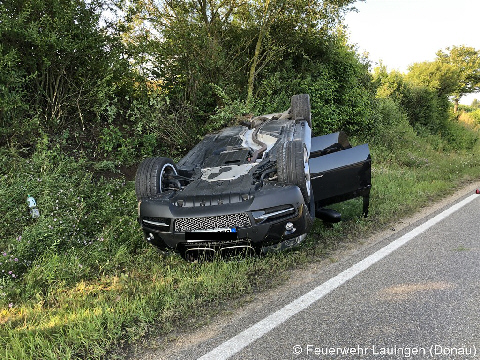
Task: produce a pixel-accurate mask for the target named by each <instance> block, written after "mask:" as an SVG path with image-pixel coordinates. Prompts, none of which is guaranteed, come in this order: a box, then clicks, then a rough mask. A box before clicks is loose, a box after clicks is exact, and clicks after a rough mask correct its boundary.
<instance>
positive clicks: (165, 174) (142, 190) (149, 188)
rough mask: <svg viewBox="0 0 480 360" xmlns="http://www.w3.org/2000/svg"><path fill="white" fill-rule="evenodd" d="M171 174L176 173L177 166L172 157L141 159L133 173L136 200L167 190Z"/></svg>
mask: <svg viewBox="0 0 480 360" xmlns="http://www.w3.org/2000/svg"><path fill="white" fill-rule="evenodd" d="M171 175H177V167H176V166H175V164H174V162H173V160H172V159H169V158H163V157H157V158H148V159H145V160H143V161H142V163H140V165H139V166H138V169H137V173H136V175H135V193H136V194H137V200H140V199H141V198H145V197H150V196H155V195H157V194H160V193H162V192H164V191H167V190H169V189H170V185H171V181H170V180H171V179H169V177H170V176H171Z"/></svg>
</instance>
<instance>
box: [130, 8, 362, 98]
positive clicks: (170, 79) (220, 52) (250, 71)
mask: <svg viewBox="0 0 480 360" xmlns="http://www.w3.org/2000/svg"><path fill="white" fill-rule="evenodd" d="M355 1H356V0H323V1H321V0H316V1H312V0H267V1H260V0H163V1H159V2H154V1H151V0H131V1H130V2H129V3H128V4H127V7H126V8H127V10H126V11H125V12H126V13H127V14H129V15H128V16H127V17H125V19H124V22H125V24H126V26H125V28H128V29H129V34H128V35H127V37H128V38H129V39H135V40H134V41H133V42H132V44H141V43H142V42H143V43H144V44H145V42H146V41H145V40H146V39H145V38H143V39H142V38H141V34H144V33H145V32H144V31H140V32H138V31H137V30H136V29H139V28H141V27H142V26H145V24H147V25H146V26H147V27H148V28H150V29H151V30H153V31H151V33H150V35H152V37H151V38H150V39H148V41H147V42H149V44H150V47H149V48H150V51H151V53H150V56H149V57H146V59H147V61H146V62H147V63H149V64H150V65H152V64H153V66H150V70H151V75H153V76H154V77H156V78H157V80H158V81H161V82H162V83H163V84H164V85H165V87H167V88H169V89H170V91H171V90H173V89H177V90H178V88H179V85H180V86H181V87H182V88H183V90H184V94H183V96H184V98H185V99H186V100H187V101H189V102H191V103H192V104H194V105H197V104H199V102H200V101H201V102H203V103H204V104H203V105H205V104H206V103H208V104H209V106H212V100H214V99H213V97H212V95H210V94H209V93H211V92H212V86H211V85H210V84H215V85H217V86H218V87H219V88H222V89H231V93H234V94H235V96H236V97H238V94H245V95H246V98H247V102H248V103H249V102H250V101H251V99H252V97H253V94H254V89H255V85H256V79H257V78H258V75H259V73H260V72H261V71H262V70H263V69H264V68H265V66H266V65H267V64H268V63H269V62H271V61H274V60H281V59H282V55H283V54H284V52H285V50H286V47H295V46H296V44H286V43H285V41H284V39H282V38H281V37H280V36H279V35H278V34H277V33H276V31H277V30H278V29H283V31H281V33H282V34H285V32H287V31H286V30H285V29H286V28H288V29H289V30H288V31H289V32H290V33H292V32H302V31H303V32H304V31H312V32H313V31H323V30H325V29H331V28H332V27H333V24H336V23H338V21H339V20H340V18H341V16H342V14H343V13H344V12H345V11H347V9H348V5H349V4H351V3H353V2H355ZM139 20H140V21H139ZM272 29H275V30H274V31H272ZM325 31H326V30H325ZM138 33H140V35H139V36H138V35H137V34H138ZM154 34H156V36H155V35H154ZM135 46H136V45H135ZM140 47H141V48H142V49H145V48H146V47H145V46H140ZM137 58H138V57H137ZM216 100H217V102H216V104H213V105H214V106H218V105H221V98H220V97H217V99H216Z"/></svg>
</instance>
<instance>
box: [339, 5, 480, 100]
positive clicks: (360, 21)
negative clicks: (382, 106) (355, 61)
mask: <svg viewBox="0 0 480 360" xmlns="http://www.w3.org/2000/svg"><path fill="white" fill-rule="evenodd" d="M355 7H356V8H357V9H358V13H355V12H352V13H349V14H347V16H346V19H345V23H346V24H347V26H348V32H349V34H350V43H351V44H357V46H358V51H359V52H360V53H363V52H367V53H368V58H369V59H370V60H371V61H372V65H373V66H374V67H375V66H377V65H378V63H379V61H382V63H383V64H384V65H386V66H387V69H388V70H389V71H390V70H399V71H401V72H407V71H408V66H409V65H411V64H413V63H416V62H423V61H433V60H434V59H435V53H436V52H437V51H438V50H444V49H445V48H446V47H449V46H453V45H456V46H459V45H466V46H471V47H474V48H475V49H477V50H480V21H479V16H480V0H366V1H365V2H357V3H355ZM474 98H477V99H480V93H477V94H472V95H469V96H465V97H463V98H462V99H461V100H460V102H461V103H462V104H467V105H470V104H471V102H472V100H473V99H474Z"/></svg>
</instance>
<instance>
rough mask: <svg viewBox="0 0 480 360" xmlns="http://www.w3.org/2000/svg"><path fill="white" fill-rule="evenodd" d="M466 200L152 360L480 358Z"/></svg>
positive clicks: (477, 212)
mask: <svg viewBox="0 0 480 360" xmlns="http://www.w3.org/2000/svg"><path fill="white" fill-rule="evenodd" d="M469 195H470V196H468V197H464V198H463V199H460V200H459V201H457V202H456V206H457V207H460V206H461V207H460V208H459V209H452V208H451V205H453V204H449V205H448V206H446V207H445V208H443V209H439V210H438V211H436V212H435V213H433V214H431V215H429V216H428V217H427V218H426V219H422V220H421V221H418V222H416V223H414V224H412V225H410V226H407V227H406V228H404V229H403V230H402V231H399V232H395V233H394V234H392V235H391V236H389V237H386V238H384V239H382V240H380V241H378V242H375V243H373V244H369V245H368V246H363V247H361V248H360V249H357V250H356V251H354V252H353V253H351V254H349V255H348V256H345V257H344V258H342V259H341V260H340V261H338V262H336V263H332V264H330V265H328V266H322V267H321V268H320V269H319V271H312V272H310V273H309V275H308V276H307V275H305V274H303V275H302V278H301V279H297V283H296V286H291V287H289V288H288V290H286V291H284V290H282V291H280V290H279V291H278V292H276V293H272V294H270V298H267V299H263V302H262V303H261V304H256V305H252V306H250V308H249V309H247V310H245V311H244V312H243V313H242V314H240V315H238V316H235V317H232V318H230V319H228V321H226V322H224V323H220V324H216V325H215V326H212V328H211V329H205V330H204V333H203V335H201V336H200V338H197V339H195V340H191V341H186V342H185V343H183V345H182V346H179V348H178V350H176V351H174V352H170V354H168V355H167V356H160V355H157V356H154V357H149V359H202V360H206V359H226V358H229V359H238V360H240V359H241V360H245V359H255V360H257V359H296V360H306V359H436V360H440V359H480V197H479V196H475V195H473V196H471V193H470V194H469ZM462 201H463V202H462ZM459 204H460V205H459ZM454 210H455V211H454ZM445 211H447V212H445Z"/></svg>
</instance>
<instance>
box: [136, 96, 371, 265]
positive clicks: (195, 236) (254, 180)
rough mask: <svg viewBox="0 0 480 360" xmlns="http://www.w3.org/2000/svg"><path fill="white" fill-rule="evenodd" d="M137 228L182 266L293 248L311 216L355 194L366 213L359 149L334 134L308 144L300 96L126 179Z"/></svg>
mask: <svg viewBox="0 0 480 360" xmlns="http://www.w3.org/2000/svg"><path fill="white" fill-rule="evenodd" d="M135 186H136V193H137V198H138V201H139V221H140V224H141V226H142V229H143V231H144V234H145V238H146V239H147V241H149V242H150V243H152V244H153V245H155V246H156V247H158V248H159V249H161V250H174V251H177V252H179V253H180V254H181V255H182V256H183V257H184V258H185V259H187V260H196V259H199V258H200V257H204V258H213V257H214V256H215V255H216V254H220V255H230V254H237V253H245V252H246V253H250V252H256V253H258V252H259V251H262V249H266V248H268V247H270V246H275V245H276V244H282V243H283V244H296V243H298V242H300V241H301V240H303V238H304V237H305V235H306V234H307V233H308V231H309V230H310V228H311V226H312V224H313V221H314V218H315V216H317V217H320V218H323V219H324V220H327V221H333V222H334V221H338V220H339V219H340V217H339V214H336V213H335V212H332V211H329V210H326V209H325V206H328V205H330V204H333V203H337V202H341V201H345V200H348V199H351V198H354V197H359V196H362V197H363V199H364V206H363V214H364V216H366V215H367V213H368V205H369V194H370V188H371V158H370V152H369V149H368V145H367V144H364V145H360V146H356V147H352V146H351V145H350V144H349V142H348V140H347V137H346V135H345V134H344V133H343V132H338V133H333V134H328V135H324V136H319V137H314V138H312V137H311V119H310V99H309V97H308V95H295V96H294V97H292V104H291V107H290V109H289V110H287V111H285V112H283V113H278V114H269V115H263V116H259V117H255V118H253V119H251V121H250V122H249V123H248V124H242V125H238V126H233V127H228V128H225V129H223V130H222V131H220V132H218V133H216V134H209V135H206V136H205V137H204V139H203V140H202V141H201V142H200V143H198V144H197V145H196V146H195V147H194V148H193V149H192V150H191V151H190V152H189V153H188V154H187V155H186V156H185V157H184V158H182V159H181V160H180V161H179V162H178V163H177V164H175V163H174V162H173V161H172V160H171V159H169V158H149V159H146V160H144V162H142V163H141V164H140V166H139V169H138V171H137V175H136V182H135Z"/></svg>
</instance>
